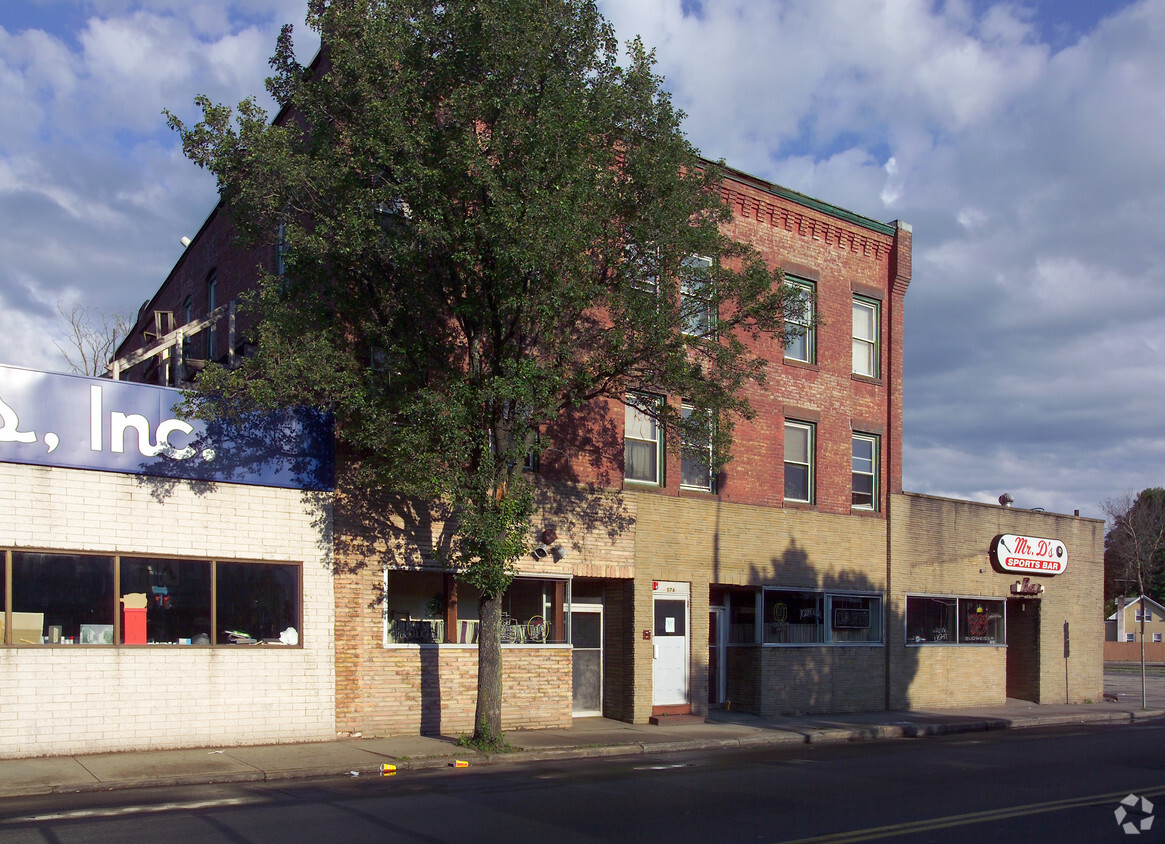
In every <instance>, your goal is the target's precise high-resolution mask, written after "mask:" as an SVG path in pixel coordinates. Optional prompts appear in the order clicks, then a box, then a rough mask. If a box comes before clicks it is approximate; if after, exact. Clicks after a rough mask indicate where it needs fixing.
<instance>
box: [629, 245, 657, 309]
mask: <svg viewBox="0 0 1165 844" xmlns="http://www.w3.org/2000/svg"><path fill="white" fill-rule="evenodd" d="M623 262H624V266H623V272H624V273H626V276H627V279H628V280H629V281H630V283H631V287H632V288H634V289H635V290H639V291H641V292H643V293H649V294H651V295H652V296H655V295H657V294H658V293H659V250H658V249H656V248H655V247H654V246H644V245H642V244H639V243H627V244H626V245H625V246H624V247H623Z"/></svg>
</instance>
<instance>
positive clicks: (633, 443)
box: [623, 393, 663, 485]
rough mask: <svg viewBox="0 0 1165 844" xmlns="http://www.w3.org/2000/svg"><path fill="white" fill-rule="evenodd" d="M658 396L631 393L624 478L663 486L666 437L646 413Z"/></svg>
mask: <svg viewBox="0 0 1165 844" xmlns="http://www.w3.org/2000/svg"><path fill="white" fill-rule="evenodd" d="M659 403H660V399H659V397H658V396H652V395H648V394H646V393H628V394H627V401H626V411H625V414H624V424H623V477H624V478H626V479H627V480H629V481H635V482H637V483H645V484H657V485H661V484H662V483H663V437H662V436H661V433H662V432H661V430H660V426H659V422H658V420H656V418H655V417H654V416H652V415H651V414H650V413H648V412H647V409H648V408H653V407H658V406H659Z"/></svg>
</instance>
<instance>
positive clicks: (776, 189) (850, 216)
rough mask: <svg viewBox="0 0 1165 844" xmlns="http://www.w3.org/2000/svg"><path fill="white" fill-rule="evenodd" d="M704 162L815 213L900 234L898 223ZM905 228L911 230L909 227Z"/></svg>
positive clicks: (716, 163)
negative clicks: (880, 219) (859, 212)
mask: <svg viewBox="0 0 1165 844" xmlns="http://www.w3.org/2000/svg"><path fill="white" fill-rule="evenodd" d="M704 161H706V162H707V163H709V164H713V165H715V166H716V167H719V168H720V169H721V170H723V171H724V172H725V173H727V174H729V175H730V176H731V177H732V178H733V179H736V180H737V181H740V182H744V183H746V184H749V185H751V186H752V187H755V188H758V189H760V190H763V191H764V192H765V193H769V194H772V195H773V196H779V197H780V198H781V199H787V200H789V201H790V202H796V203H797V204H798V205H803V206H805V207H806V208H811V209H813V210H814V211H820V212H821V213H822V214H828V215H829V216H831V217H836V218H837V219H839V220H845V221H846V222H847V223H853V224H854V225H858V226H861V227H863V228H867V229H870V230H871V231H875V232H877V233H878V234H884V235H886V236H888V237H893V236H894V235H895V234H896V233H897V232H898V229H899V225H897V224H896V223H881V222H878V221H877V220H874V219H871V218H870V217H864V216H862V215H861V214H858V213H856V212H854V211H848V210H846V209H845V208H840V207H838V206H836V205H830V204H829V203H828V202H824V201H822V200H820V199H815V198H813V197H812V196H809V195H807V194H804V193H799V192H797V191H795V190H791V189H790V188H786V187H782V186H781V185H778V184H776V183H775V182H769V181H766V180H765V179H762V178H760V177H759V176H754V175H752V174H751V173H745V172H744V171H743V170H738V169H737V168H735V167H731V166H729V165H727V164H725V163H724V162H723V161H711V160H710V159H707V158H705V159H704ZM903 225H905V224H903ZM905 227H906V228H907V229H908V230H909V226H905Z"/></svg>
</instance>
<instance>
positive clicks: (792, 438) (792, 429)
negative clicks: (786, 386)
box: [785, 420, 814, 503]
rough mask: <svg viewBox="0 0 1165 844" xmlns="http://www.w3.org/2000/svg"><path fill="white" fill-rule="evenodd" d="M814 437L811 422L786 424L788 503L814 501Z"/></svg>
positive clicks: (788, 422)
mask: <svg viewBox="0 0 1165 844" xmlns="http://www.w3.org/2000/svg"><path fill="white" fill-rule="evenodd" d="M813 435H814V426H813V425H812V424H811V423H809V422H793V421H788V420H787V421H786V422H785V500H786V501H802V502H806V503H810V502H812V501H813V449H814V443H813Z"/></svg>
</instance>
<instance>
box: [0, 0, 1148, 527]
mask: <svg viewBox="0 0 1165 844" xmlns="http://www.w3.org/2000/svg"><path fill="white" fill-rule="evenodd" d="M600 5H601V7H602V9H603V10H604V13H605V14H606V15H607V16H608V17H609V18H610V19H611V21H612V22H613V23H614V24H615V27H616V29H617V31H618V33H619V35H620V37H622V38H630V37H632V36H633V35H635V34H637V33H638V34H640V35H642V36H643V38H644V40H645V42H646V43H647V44H648V45H649V46H653V47H655V49H656V51H657V57H658V60H659V68H660V71H661V72H662V73H663V74H664V75H665V76H666V77H667V87H668V89H669V90H670V91H671V92H672V94H673V96H674V99H675V101H676V103H677V104H678V105H679V106H680V107H682V108H683V109H684V111H686V112H687V114H688V119H687V122H686V131H687V133H688V135H689V137H690V138H691V139H692V141H693V142H694V143H695V144H696V146H698V147H699V148H700V149H701V151H702V152H703V153H704V154H705V155H707V156H709V157H711V158H721V157H722V158H724V159H725V160H726V161H727V162H728V163H729V164H731V165H733V166H735V167H737V168H739V169H742V170H744V171H746V172H749V173H753V174H755V175H758V176H761V177H764V178H767V179H770V180H772V181H775V182H778V183H779V184H782V185H785V186H787V187H790V188H792V189H794V190H798V191H801V192H804V193H807V194H810V195H812V196H816V197H819V198H821V199H824V200H826V201H828V202H831V203H833V204H835V205H840V206H842V207H846V208H849V209H851V210H854V211H856V212H858V213H860V214H864V215H866V216H868V217H872V218H875V219H877V220H882V221H887V222H888V221H891V220H896V219H900V220H905V221H906V222H909V223H910V224H912V225H913V227H914V279H913V282H912V283H911V287H910V291H909V293H908V294H907V298H906V304H907V320H906V378H905V397H906V398H905V401H906V415H905V442H906V446H905V479H904V480H905V486H906V488H907V489H910V490H914V491H917V492H927V493H933V494H938V495H949V496H955V497H960V498H972V499H976V500H982V501H994V500H995V498H996V496H998V495H999V494H1000V493H1001V492H1004V491H1009V492H1011V493H1012V495H1014V497H1015V503H1016V506H1018V507H1043V508H1045V509H1048V510H1054V511H1059V512H1071V511H1072V510H1074V509H1079V510H1080V511H1081V512H1082V514H1084V515H1093V516H1099V515H1100V502H1101V501H1103V500H1104V499H1106V498H1109V497H1113V496H1117V495H1120V494H1121V493H1124V492H1126V491H1130V490H1139V489H1141V488H1143V487H1145V486H1150V485H1165V367H1163V366H1162V365H1161V364H1162V353H1163V352H1165V284H1163V282H1165V84H1163V83H1165V0H1140V1H1139V2H1128V0H1017V2H1014V3H1007V2H1003V3H991V2H984V0H946V2H942V0H934V1H933V2H927V0H602V2H601V3H600ZM304 7H305V3H304V2H303V0H4V2H3V3H2V4H0V363H7V364H13V365H18V366H27V367H35V368H42V369H60V370H63V369H65V368H66V367H65V363H64V360H63V358H62V357H61V355H60V353H59V352H58V350H57V348H56V347H55V346H54V343H53V340H54V338H57V339H60V337H61V334H62V329H63V321H62V319H61V318H60V316H59V314H58V307H63V308H64V309H65V310H68V309H69V308H71V307H72V306H73V305H74V304H75V303H83V304H86V305H89V306H91V307H93V308H97V309H102V310H105V311H136V309H137V307H138V305H140V304H141V302H142V301H143V300H144V299H146V298H147V297H148V296H149V295H150V294H151V293H152V292H153V291H154V289H156V287H157V285H158V284H159V283H160V282H161V280H162V279H163V278H164V277H165V275H166V272H167V270H168V269H169V267H170V266H171V265H172V264H173V262H174V261H175V260H176V259H177V257H178V255H179V254H180V252H181V249H182V247H181V245H180V243H179V238H180V237H181V236H182V235H193V234H194V232H195V231H196V230H197V229H198V227H199V225H200V224H201V223H202V221H203V220H204V219H205V217H206V215H207V214H208V213H209V211H210V209H211V208H212V206H213V204H214V185H213V181H212V179H211V178H210V177H208V176H207V175H206V174H204V173H203V172H201V171H199V170H198V169H197V168H195V167H194V166H193V165H191V164H189V163H188V162H186V161H185V160H184V159H183V158H182V156H181V154H180V152H179V150H178V148H177V144H176V142H175V138H174V136H173V134H172V133H171V132H170V131H169V130H168V129H167V128H166V126H165V122H164V120H163V118H162V115H161V111H162V109H163V108H165V107H169V108H171V109H173V110H175V111H177V112H178V113H179V114H180V115H181V116H183V117H186V118H190V117H193V116H194V111H193V109H192V106H191V101H192V100H193V98H194V96H195V95H196V94H199V93H205V94H207V95H209V96H210V97H211V98H212V99H213V100H216V101H226V102H232V103H233V102H237V101H238V100H239V99H241V98H242V97H244V96H247V95H250V94H256V95H261V94H262V93H263V85H262V81H263V78H264V77H265V76H266V73H267V65H266V60H267V57H268V56H269V55H270V54H271V52H272V48H273V45H274V40H275V35H276V33H277V31H278V28H279V25H280V23H282V22H285V21H290V22H294V23H296V24H299V26H298V27H297V39H296V41H297V47H298V49H299V52H300V57H301V60H304V61H306V60H308V59H310V58H311V56H312V55H313V54H314V52H315V49H316V46H317V43H318V42H317V41H316V40H314V39H313V38H312V37H311V36H312V34H311V33H309V32H307V31H306V30H305V29H304V27H303V26H302V19H303V10H304Z"/></svg>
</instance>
